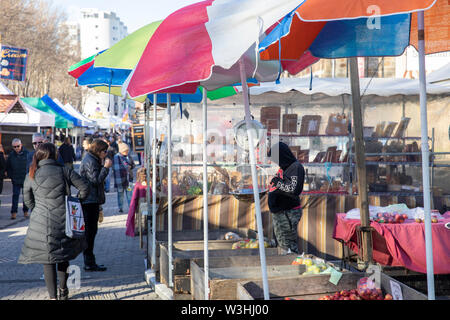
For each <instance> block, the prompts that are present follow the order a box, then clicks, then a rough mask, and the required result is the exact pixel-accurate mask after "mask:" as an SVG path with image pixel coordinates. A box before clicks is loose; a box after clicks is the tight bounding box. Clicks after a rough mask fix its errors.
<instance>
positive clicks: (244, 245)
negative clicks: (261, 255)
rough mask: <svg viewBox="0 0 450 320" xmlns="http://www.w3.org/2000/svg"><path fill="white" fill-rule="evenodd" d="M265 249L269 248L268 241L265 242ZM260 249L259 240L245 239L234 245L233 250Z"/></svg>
mask: <svg viewBox="0 0 450 320" xmlns="http://www.w3.org/2000/svg"><path fill="white" fill-rule="evenodd" d="M264 247H265V248H269V247H270V244H269V243H268V242H267V241H264ZM257 248H259V241H258V239H244V240H241V241H238V242H235V243H233V245H232V246H231V249H257Z"/></svg>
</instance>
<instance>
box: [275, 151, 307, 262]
mask: <svg viewBox="0 0 450 320" xmlns="http://www.w3.org/2000/svg"><path fill="white" fill-rule="evenodd" d="M268 156H269V158H270V160H271V161H273V162H275V163H276V164H278V165H279V166H280V168H279V170H278V172H277V174H276V175H275V177H273V178H272V180H271V181H270V188H269V196H268V205H269V210H270V212H271V213H272V221H273V228H274V232H275V238H276V240H277V242H278V246H279V247H281V248H282V249H283V250H284V251H285V252H286V253H289V251H291V252H295V253H299V252H298V244H297V226H298V222H299V221H300V219H301V217H302V208H301V206H300V194H301V193H302V191H303V183H304V179H305V169H304V168H303V166H302V164H301V163H300V162H299V161H298V160H297V159H296V158H295V156H294V154H293V153H292V151H291V150H290V149H289V146H288V145H287V144H285V143H283V142H279V143H277V144H275V145H274V146H273V147H272V148H271V149H270V151H269V154H268Z"/></svg>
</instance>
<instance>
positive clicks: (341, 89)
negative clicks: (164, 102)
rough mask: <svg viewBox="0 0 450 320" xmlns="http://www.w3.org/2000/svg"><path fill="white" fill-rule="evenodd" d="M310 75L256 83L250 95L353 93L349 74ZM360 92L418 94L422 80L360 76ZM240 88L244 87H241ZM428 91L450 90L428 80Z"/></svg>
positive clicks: (333, 94)
mask: <svg viewBox="0 0 450 320" xmlns="http://www.w3.org/2000/svg"><path fill="white" fill-rule="evenodd" d="M310 81H311V78H310V77H304V78H282V79H280V83H279V84H276V83H275V82H267V83H261V84H260V85H259V86H257V87H251V88H250V89H249V92H250V94H251V95H260V94H263V93H266V92H277V93H286V92H290V91H298V92H301V93H303V94H305V95H313V94H319V93H322V94H325V95H328V96H339V95H342V94H349V95H350V94H351V88H350V81H349V80H348V78H313V81H312V86H311V87H310ZM360 83H361V86H360V88H361V95H362V94H364V95H371V94H373V95H378V96H393V95H397V94H399V95H419V80H416V79H389V78H372V79H371V78H361V79H360ZM238 90H240V91H242V88H241V87H238ZM427 93H428V94H445V93H450V89H449V88H448V87H445V86H442V85H439V84H428V85H427Z"/></svg>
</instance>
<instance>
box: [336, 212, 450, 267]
mask: <svg viewBox="0 0 450 320" xmlns="http://www.w3.org/2000/svg"><path fill="white" fill-rule="evenodd" d="M442 217H443V219H439V222H437V223H432V224H431V225H432V242H433V264H434V273H435V274H450V230H449V229H447V228H446V227H445V224H446V223H448V222H450V211H448V212H446V213H445V214H444V215H443V216H442ZM360 224H361V223H360V220H359V219H347V218H346V214H345V213H338V214H336V218H335V225H334V231H333V238H334V239H336V240H341V241H343V242H344V243H345V245H347V246H348V247H349V248H350V249H351V250H352V251H354V252H356V253H358V252H359V248H358V242H357V233H356V231H357V230H356V227H357V226H358V225H360ZM370 226H371V227H373V228H374V229H375V231H372V239H373V259H374V261H375V262H378V263H380V264H381V265H385V266H403V267H405V268H407V269H409V270H412V271H416V272H421V273H426V272H427V266H426V256H425V224H424V223H417V222H415V221H414V220H413V219H407V220H405V222H404V223H400V224H387V223H378V222H375V221H371V223H370Z"/></svg>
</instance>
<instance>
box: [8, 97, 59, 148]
mask: <svg viewBox="0 0 450 320" xmlns="http://www.w3.org/2000/svg"><path fill="white" fill-rule="evenodd" d="M0 109H1V110H0V129H1V133H2V135H1V144H2V145H3V146H4V148H5V151H6V153H8V152H9V151H11V150H12V149H11V141H12V139H14V138H20V139H21V140H22V143H23V144H24V145H25V148H27V149H29V150H31V149H32V148H33V146H32V144H31V142H32V141H31V137H32V135H33V133H35V132H43V133H45V132H47V131H49V132H51V130H52V128H53V127H54V126H55V116H54V115H51V114H48V113H46V112H43V111H40V110H38V109H36V108H34V107H32V106H30V105H28V104H27V103H25V102H23V101H22V100H21V99H20V98H19V97H18V96H16V95H14V94H1V95H0Z"/></svg>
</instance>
